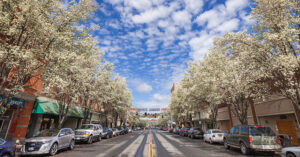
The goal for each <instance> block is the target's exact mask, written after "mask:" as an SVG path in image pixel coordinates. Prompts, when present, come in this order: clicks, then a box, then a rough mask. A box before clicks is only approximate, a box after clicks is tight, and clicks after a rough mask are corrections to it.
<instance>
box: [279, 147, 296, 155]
mask: <svg viewBox="0 0 300 157" xmlns="http://www.w3.org/2000/svg"><path fill="white" fill-rule="evenodd" d="M299 156H300V147H286V148H283V149H282V151H281V157H299Z"/></svg>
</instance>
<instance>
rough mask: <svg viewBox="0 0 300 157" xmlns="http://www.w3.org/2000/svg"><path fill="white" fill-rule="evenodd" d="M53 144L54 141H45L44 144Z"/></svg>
mask: <svg viewBox="0 0 300 157" xmlns="http://www.w3.org/2000/svg"><path fill="white" fill-rule="evenodd" d="M51 142H52V140H48V141H44V142H43V143H44V144H47V143H51Z"/></svg>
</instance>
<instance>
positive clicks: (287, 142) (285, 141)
mask: <svg viewBox="0 0 300 157" xmlns="http://www.w3.org/2000/svg"><path fill="white" fill-rule="evenodd" d="M277 137H278V138H279V140H280V143H281V146H282V147H283V148H284V147H291V146H292V137H291V136H290V135H288V134H279V135H277Z"/></svg>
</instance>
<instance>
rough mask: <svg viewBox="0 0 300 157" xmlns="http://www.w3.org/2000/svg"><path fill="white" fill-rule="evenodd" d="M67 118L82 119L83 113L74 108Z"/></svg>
mask: <svg viewBox="0 0 300 157" xmlns="http://www.w3.org/2000/svg"><path fill="white" fill-rule="evenodd" d="M68 116H69V117H74V118H84V113H83V111H82V110H81V109H80V108H79V107H74V108H72V109H71V110H70V111H69V113H68Z"/></svg>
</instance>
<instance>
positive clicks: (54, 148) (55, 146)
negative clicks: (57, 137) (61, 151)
mask: <svg viewBox="0 0 300 157" xmlns="http://www.w3.org/2000/svg"><path fill="white" fill-rule="evenodd" d="M57 149H58V145H57V143H54V144H53V145H52V146H51V148H50V151H49V154H50V156H53V155H55V154H56V153H57Z"/></svg>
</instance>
